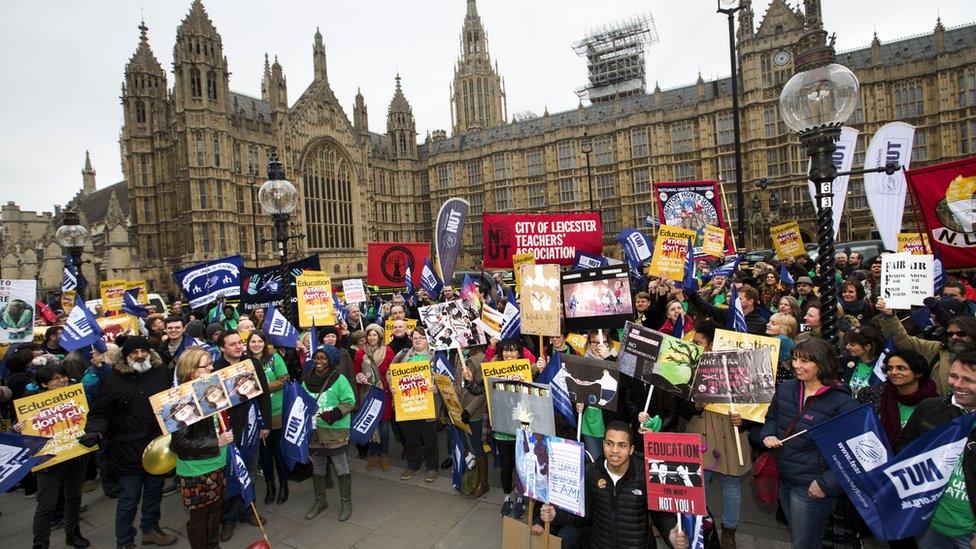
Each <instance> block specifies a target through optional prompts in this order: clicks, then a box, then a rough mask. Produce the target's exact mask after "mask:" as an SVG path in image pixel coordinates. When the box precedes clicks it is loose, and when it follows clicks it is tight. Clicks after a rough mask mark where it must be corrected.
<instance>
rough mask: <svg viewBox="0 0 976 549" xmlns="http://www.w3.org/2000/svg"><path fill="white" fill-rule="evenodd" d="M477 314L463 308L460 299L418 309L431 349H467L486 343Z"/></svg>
mask: <svg viewBox="0 0 976 549" xmlns="http://www.w3.org/2000/svg"><path fill="white" fill-rule="evenodd" d="M476 319H478V314H477V313H476V312H475V311H474V310H472V309H469V308H468V307H465V306H464V304H463V303H462V301H461V300H460V299H455V300H453V301H445V302H444V303H437V304H435V305H429V306H427V307H421V308H420V322H421V324H423V326H424V329H425V331H426V333H427V342H428V343H429V344H430V347H431V349H434V350H437V351H443V350H447V349H459V348H467V347H470V346H471V345H481V344H483V343H485V342H487V338H486V337H485V332H484V329H483V328H482V327H481V326H480V325H479V323H476V322H474V320H476Z"/></svg>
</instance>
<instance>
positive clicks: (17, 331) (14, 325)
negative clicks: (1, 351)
mask: <svg viewBox="0 0 976 549" xmlns="http://www.w3.org/2000/svg"><path fill="white" fill-rule="evenodd" d="M36 299H37V281H36V280H12V279H9V278H7V279H4V278H0V343H27V342H30V341H32V340H33V339H34V303H35V302H36Z"/></svg>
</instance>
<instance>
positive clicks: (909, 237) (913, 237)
mask: <svg viewBox="0 0 976 549" xmlns="http://www.w3.org/2000/svg"><path fill="white" fill-rule="evenodd" d="M898 252H899V253H901V252H908V253H910V254H912V255H925V254H930V253H932V245H931V244H930V243H929V235H927V234H925V233H898Z"/></svg>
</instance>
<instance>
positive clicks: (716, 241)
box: [701, 225, 725, 258]
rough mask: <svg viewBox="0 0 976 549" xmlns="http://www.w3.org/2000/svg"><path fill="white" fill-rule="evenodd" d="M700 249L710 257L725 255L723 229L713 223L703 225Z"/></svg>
mask: <svg viewBox="0 0 976 549" xmlns="http://www.w3.org/2000/svg"><path fill="white" fill-rule="evenodd" d="M701 251H702V253H703V254H705V255H710V256H712V257H719V258H721V257H725V229H723V228H721V227H716V226H715V225H705V235H704V238H703V239H702V249H701Z"/></svg>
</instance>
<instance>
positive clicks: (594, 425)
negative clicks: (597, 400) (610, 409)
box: [581, 406, 606, 438]
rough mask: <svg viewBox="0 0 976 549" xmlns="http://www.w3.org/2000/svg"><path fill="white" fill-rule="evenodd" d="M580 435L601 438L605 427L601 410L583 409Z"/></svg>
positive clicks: (589, 407) (591, 407) (588, 407)
mask: <svg viewBox="0 0 976 549" xmlns="http://www.w3.org/2000/svg"><path fill="white" fill-rule="evenodd" d="M581 431H582V433H583V434H584V435H586V436H590V437H597V438H603V435H604V434H605V433H606V427H605V426H604V425H603V410H601V409H599V408H595V407H593V406H587V407H585V408H583V428H582V429H581Z"/></svg>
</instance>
